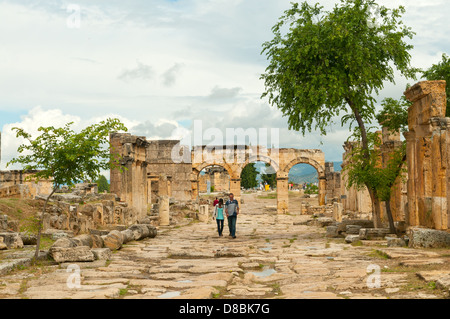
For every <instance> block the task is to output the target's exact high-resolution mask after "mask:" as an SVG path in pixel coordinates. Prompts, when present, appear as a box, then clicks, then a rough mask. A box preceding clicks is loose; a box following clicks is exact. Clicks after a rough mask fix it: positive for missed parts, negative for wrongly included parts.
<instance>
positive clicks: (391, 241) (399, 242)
mask: <svg viewBox="0 0 450 319" xmlns="http://www.w3.org/2000/svg"><path fill="white" fill-rule="evenodd" d="M386 240H387V246H388V247H405V246H406V241H405V240H404V239H403V238H396V237H386Z"/></svg>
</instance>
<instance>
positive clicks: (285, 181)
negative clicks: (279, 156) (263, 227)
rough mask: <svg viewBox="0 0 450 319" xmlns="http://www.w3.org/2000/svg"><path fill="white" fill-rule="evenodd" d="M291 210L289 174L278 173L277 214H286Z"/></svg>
mask: <svg viewBox="0 0 450 319" xmlns="http://www.w3.org/2000/svg"><path fill="white" fill-rule="evenodd" d="M288 210H289V174H288V173H285V172H281V171H279V172H278V173H277V213H278V214H286V213H287V212H288Z"/></svg>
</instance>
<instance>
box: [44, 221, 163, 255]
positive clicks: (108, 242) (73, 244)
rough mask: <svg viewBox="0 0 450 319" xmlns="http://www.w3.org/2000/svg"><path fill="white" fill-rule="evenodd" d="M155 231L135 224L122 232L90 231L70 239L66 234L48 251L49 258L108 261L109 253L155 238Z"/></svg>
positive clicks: (152, 227) (149, 226)
mask: <svg viewBox="0 0 450 319" xmlns="http://www.w3.org/2000/svg"><path fill="white" fill-rule="evenodd" d="M156 234H157V229H156V227H154V226H152V225H150V224H135V225H132V226H131V227H129V228H127V229H124V230H118V229H115V230H112V231H102V230H91V231H90V234H83V235H78V236H76V237H70V235H68V234H67V233H66V234H65V235H61V233H60V235H59V236H61V238H59V239H58V240H56V242H55V243H54V244H53V245H52V246H51V247H50V249H49V256H50V257H51V258H52V259H53V260H54V261H56V262H58V263H62V262H86V261H94V260H108V259H110V257H111V251H114V250H118V249H120V248H122V245H124V244H126V243H128V242H130V241H133V240H142V239H145V238H154V237H156Z"/></svg>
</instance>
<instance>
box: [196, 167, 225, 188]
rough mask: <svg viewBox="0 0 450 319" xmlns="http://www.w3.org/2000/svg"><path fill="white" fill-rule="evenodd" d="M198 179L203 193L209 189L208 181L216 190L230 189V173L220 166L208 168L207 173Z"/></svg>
mask: <svg viewBox="0 0 450 319" xmlns="http://www.w3.org/2000/svg"><path fill="white" fill-rule="evenodd" d="M198 181H199V191H200V192H201V193H206V192H207V191H208V189H207V184H208V181H209V182H210V185H211V187H214V191H215V192H228V191H229V190H230V175H228V173H227V171H226V170H225V169H224V168H222V167H220V166H218V167H208V168H206V169H205V174H203V175H200V176H199V179H198Z"/></svg>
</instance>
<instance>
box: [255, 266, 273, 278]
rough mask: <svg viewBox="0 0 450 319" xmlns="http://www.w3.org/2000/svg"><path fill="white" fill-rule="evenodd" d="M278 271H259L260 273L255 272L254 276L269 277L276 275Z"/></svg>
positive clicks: (269, 269)
mask: <svg viewBox="0 0 450 319" xmlns="http://www.w3.org/2000/svg"><path fill="white" fill-rule="evenodd" d="M276 272H277V271H276V270H275V269H272V268H264V269H263V271H259V272H253V271H252V274H254V275H255V276H256V277H269V276H270V275H272V274H275V273H276Z"/></svg>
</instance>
